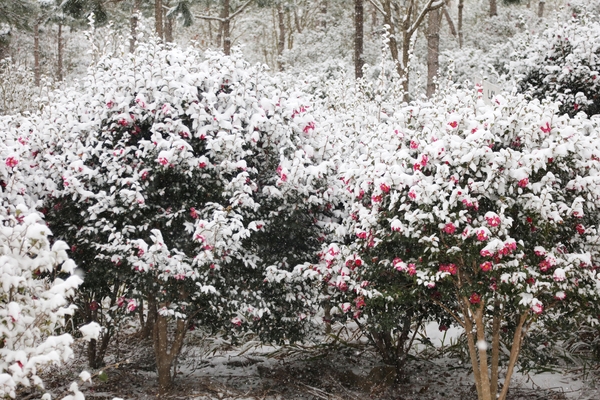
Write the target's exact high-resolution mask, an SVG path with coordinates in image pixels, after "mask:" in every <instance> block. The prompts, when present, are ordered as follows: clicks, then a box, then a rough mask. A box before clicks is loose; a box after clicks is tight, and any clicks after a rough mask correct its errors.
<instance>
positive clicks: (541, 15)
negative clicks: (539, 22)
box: [538, 0, 546, 18]
mask: <svg viewBox="0 0 600 400" xmlns="http://www.w3.org/2000/svg"><path fill="white" fill-rule="evenodd" d="M544 5H546V2H545V1H544V0H541V1H540V2H539V3H538V17H539V18H544Z"/></svg>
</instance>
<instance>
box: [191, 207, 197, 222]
mask: <svg viewBox="0 0 600 400" xmlns="http://www.w3.org/2000/svg"><path fill="white" fill-rule="evenodd" d="M190 216H191V217H192V218H194V219H197V218H198V213H197V212H196V209H195V208H194V207H191V208H190Z"/></svg>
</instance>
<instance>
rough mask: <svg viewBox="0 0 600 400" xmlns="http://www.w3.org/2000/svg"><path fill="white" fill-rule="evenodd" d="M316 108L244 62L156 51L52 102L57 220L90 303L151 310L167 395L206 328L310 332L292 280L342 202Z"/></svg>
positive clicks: (147, 50) (93, 74) (120, 62)
mask: <svg viewBox="0 0 600 400" xmlns="http://www.w3.org/2000/svg"><path fill="white" fill-rule="evenodd" d="M308 108H309V106H308V105H307V104H305V102H304V101H303V100H302V98H300V97H298V96H297V95H295V94H293V93H291V94H288V93H285V92H284V91H282V90H281V89H280V88H279V85H278V83H277V81H275V80H273V79H272V78H270V77H269V76H268V75H266V74H265V73H264V72H263V71H262V70H261V69H260V68H258V67H256V68H255V67H250V66H248V64H247V63H246V62H244V61H243V60H242V59H240V58H239V55H234V56H232V57H224V56H222V55H219V54H217V53H207V54H206V55H205V56H203V55H202V54H200V53H198V52H196V51H194V50H186V51H183V50H180V49H178V48H165V47H163V46H162V45H158V44H156V43H154V42H152V41H150V42H149V43H146V44H143V43H140V45H139V47H138V49H137V50H136V52H135V54H127V53H125V52H124V53H123V54H122V55H115V56H111V57H105V58H104V59H102V60H101V61H100V63H99V65H98V67H97V68H95V69H93V70H91V71H90V74H89V76H88V77H87V78H86V79H85V80H84V81H83V82H82V85H81V87H80V88H77V89H73V90H71V91H68V92H64V93H59V94H57V95H56V96H55V98H53V99H51V101H50V102H49V103H48V104H47V106H46V109H45V110H44V117H43V118H44V120H45V121H47V125H46V126H40V127H39V129H40V130H41V131H42V132H44V134H49V135H52V137H53V139H52V141H51V142H50V143H49V144H50V145H51V148H50V151H49V152H48V153H47V154H46V155H45V156H44V157H43V161H40V164H41V165H42V166H43V168H44V169H46V170H47V171H48V172H49V174H50V175H51V177H52V179H53V182H55V183H53V184H51V186H52V187H50V193H51V198H50V201H49V203H48V204H47V210H48V221H49V223H50V226H51V227H52V228H53V230H54V231H55V233H56V234H57V235H58V236H60V237H63V238H65V239H68V240H69V242H70V243H72V244H73V245H74V246H76V248H74V253H73V257H74V258H75V259H76V261H77V262H78V263H79V264H80V265H81V268H82V269H84V270H85V271H86V283H85V284H84V285H86V286H84V287H83V289H84V292H85V293H86V294H84V295H82V298H85V299H86V301H87V302H88V303H87V304H86V305H85V307H87V309H90V308H91V307H93V308H95V309H96V310H106V309H113V310H114V309H118V308H122V309H127V310H129V311H133V310H135V309H136V308H138V307H141V306H142V304H143V305H144V307H145V309H146V310H147V311H148V312H147V315H146V318H147V322H148V323H149V324H152V323H153V325H154V335H153V337H154V340H155V350H156V355H157V363H158V369H159V380H160V386H161V389H164V388H166V387H168V386H169V384H170V372H169V371H170V368H171V365H172V363H173V360H174V358H175V357H176V356H177V354H178V352H179V350H180V349H181V345H182V343H183V338H184V336H185V332H186V331H187V330H188V329H189V328H190V327H192V326H193V325H195V324H200V325H202V326H205V327H208V328H211V329H212V330H213V331H217V330H219V331H223V330H224V331H226V332H229V331H231V332H233V333H234V334H235V332H240V333H242V332H245V331H247V330H250V331H254V332H257V333H258V334H259V335H260V337H261V338H263V339H264V340H269V341H273V340H276V341H283V340H297V339H299V338H300V337H302V335H303V332H304V330H305V328H304V326H305V323H306V321H307V320H308V319H307V318H306V315H305V313H304V307H305V303H306V302H307V301H312V295H311V294H310V293H309V292H305V290H307V291H308V290H309V288H304V287H303V286H300V285H302V281H299V282H292V281H291V280H290V279H291V278H292V277H293V276H294V272H293V270H294V267H295V266H296V264H301V263H305V262H311V261H316V259H315V258H314V257H315V254H316V251H315V250H316V249H317V248H318V244H319V242H318V240H319V237H320V235H321V234H320V228H319V227H318V226H317V224H316V222H317V221H318V220H319V215H320V214H321V213H326V212H327V209H328V208H330V206H328V198H330V197H331V193H330V192H329V190H328V187H327V186H326V185H325V183H326V181H325V180H324V177H325V176H326V174H327V173H328V168H329V167H328V165H327V164H324V163H322V162H321V159H322V158H323V154H322V153H321V152H320V149H319V148H315V147H314V146H313V145H311V143H317V142H316V141H315V140H313V139H312V136H314V135H315V132H314V122H313V120H312V118H311V117H310V115H309V113H308V112H307V109H308ZM117 293H118V294H117ZM153 319H154V321H153ZM169 321H173V322H174V323H175V325H176V330H175V332H176V334H175V336H174V339H173V340H172V341H169V340H168V337H167V326H168V323H169Z"/></svg>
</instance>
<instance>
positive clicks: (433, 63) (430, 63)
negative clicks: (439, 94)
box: [425, 9, 442, 97]
mask: <svg viewBox="0 0 600 400" xmlns="http://www.w3.org/2000/svg"><path fill="white" fill-rule="evenodd" d="M441 22H442V11H441V10H440V9H437V10H434V11H430V12H429V15H428V21H427V32H426V33H425V36H426V37H427V97H431V96H433V94H434V93H435V90H436V83H435V78H436V77H437V75H438V71H439V69H440V25H441Z"/></svg>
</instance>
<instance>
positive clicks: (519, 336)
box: [498, 310, 530, 400]
mask: <svg viewBox="0 0 600 400" xmlns="http://www.w3.org/2000/svg"><path fill="white" fill-rule="evenodd" d="M528 316H529V310H527V311H525V312H524V313H523V314H521V318H520V320H519V325H517V329H516V330H515V335H514V336H513V344H512V347H511V349H510V358H509V361H508V369H507V371H506V376H505V377H504V383H503V385H502V391H501V392H500V396H498V400H505V399H506V395H507V394H508V387H509V386H510V378H511V377H512V373H513V370H514V368H515V364H516V363H517V359H518V358H519V352H520V351H521V345H522V344H523V338H524V337H525V334H526V330H524V329H523V325H524V324H525V321H526V320H527V317H528ZM529 325H530V324H528V325H527V326H528V327H529Z"/></svg>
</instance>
